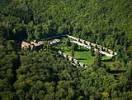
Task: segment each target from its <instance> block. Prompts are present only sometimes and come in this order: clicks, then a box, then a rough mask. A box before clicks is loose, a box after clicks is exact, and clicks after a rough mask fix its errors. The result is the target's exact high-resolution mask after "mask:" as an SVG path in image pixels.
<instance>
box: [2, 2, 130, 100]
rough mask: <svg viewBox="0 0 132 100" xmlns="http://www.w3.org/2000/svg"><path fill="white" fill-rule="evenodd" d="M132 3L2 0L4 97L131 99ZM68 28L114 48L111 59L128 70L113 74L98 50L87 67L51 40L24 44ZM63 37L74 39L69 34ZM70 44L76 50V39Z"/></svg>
mask: <svg viewBox="0 0 132 100" xmlns="http://www.w3.org/2000/svg"><path fill="white" fill-rule="evenodd" d="M131 5H132V1H131V0H0V99H3V100H6V99H7V100H8V99H9V100H14V99H15V100H19V99H20V100H25V99H31V100H43V99H44V100H58V99H60V100H61V99H66V100H76V99H79V100H86V99H106V98H111V99H115V98H117V99H119V100H120V99H124V100H125V99H126V100H127V99H128V100H129V99H130V98H131V97H132V95H131V93H132V86H131V83H132V78H131V77H132V70H131V69H132V34H131V33H132V12H131V11H132V6H131ZM64 34H71V35H74V36H76V37H79V38H82V39H85V40H88V41H91V42H95V43H98V44H100V45H102V46H105V47H108V48H110V49H112V50H114V51H116V52H117V54H118V55H117V56H116V57H115V58H113V59H112V60H113V62H114V63H112V64H111V65H112V66H114V67H115V68H117V69H118V68H123V69H125V70H126V71H125V72H124V73H121V74H118V75H117V74H111V73H112V71H111V70H110V69H108V68H107V66H109V65H108V64H104V63H102V61H101V58H100V55H97V57H95V64H94V65H92V66H88V68H86V69H85V70H84V69H80V68H77V67H75V66H73V65H72V64H71V63H70V62H69V61H67V60H64V59H63V58H62V57H60V56H58V55H57V53H56V51H54V50H53V49H52V48H49V45H48V46H47V48H46V49H48V50H44V49H42V50H40V51H29V50H20V44H21V42H22V41H23V40H25V41H30V40H34V39H36V40H45V39H46V38H47V37H52V36H56V35H64ZM65 43H66V44H67V45H69V46H70V45H72V44H71V43H70V42H69V40H68V41H66V42H65ZM47 44H48V43H47ZM72 49H73V50H72V54H73V55H74V49H76V45H73V48H72ZM91 52H93V50H92V49H91ZM93 55H94V52H93Z"/></svg>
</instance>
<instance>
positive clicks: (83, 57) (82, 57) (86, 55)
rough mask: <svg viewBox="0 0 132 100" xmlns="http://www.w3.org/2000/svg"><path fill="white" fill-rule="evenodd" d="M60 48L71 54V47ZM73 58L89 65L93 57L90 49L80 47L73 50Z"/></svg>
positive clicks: (92, 61)
mask: <svg viewBox="0 0 132 100" xmlns="http://www.w3.org/2000/svg"><path fill="white" fill-rule="evenodd" d="M61 50H62V51H63V52H64V53H66V54H67V55H70V56H71V47H66V46H61ZM74 58H75V59H77V60H78V61H80V62H82V63H84V64H87V65H91V64H93V63H94V57H93V56H91V53H90V51H88V50H87V49H84V48H82V47H81V48H80V49H78V50H76V51H74Z"/></svg>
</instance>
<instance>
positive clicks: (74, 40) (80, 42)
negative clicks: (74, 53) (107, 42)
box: [67, 35, 117, 57]
mask: <svg viewBox="0 0 132 100" xmlns="http://www.w3.org/2000/svg"><path fill="white" fill-rule="evenodd" d="M67 37H68V38H70V39H72V40H71V42H72V43H75V44H77V45H80V46H83V47H85V48H87V49H91V48H92V47H93V48H94V51H99V52H100V53H101V54H103V55H106V56H108V57H113V56H116V55H117V53H116V52H114V51H112V50H110V49H107V48H106V47H103V46H101V45H98V44H95V43H92V42H89V41H85V40H83V39H79V38H76V37H73V36H70V35H67Z"/></svg>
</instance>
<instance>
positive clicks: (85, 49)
mask: <svg viewBox="0 0 132 100" xmlns="http://www.w3.org/2000/svg"><path fill="white" fill-rule="evenodd" d="M76 51H88V50H86V49H77V50H76Z"/></svg>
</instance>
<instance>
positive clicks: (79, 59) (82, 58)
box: [77, 58, 86, 60]
mask: <svg viewBox="0 0 132 100" xmlns="http://www.w3.org/2000/svg"><path fill="white" fill-rule="evenodd" d="M77 60H86V59H84V58H77Z"/></svg>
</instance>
